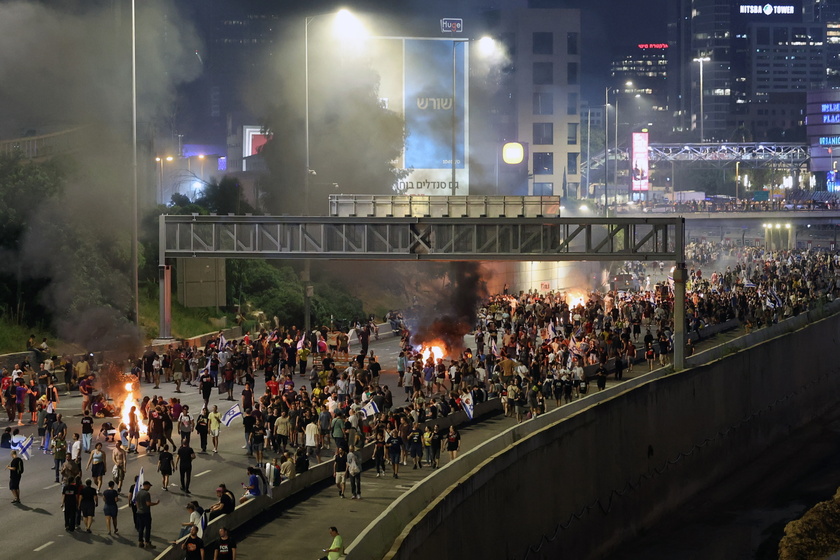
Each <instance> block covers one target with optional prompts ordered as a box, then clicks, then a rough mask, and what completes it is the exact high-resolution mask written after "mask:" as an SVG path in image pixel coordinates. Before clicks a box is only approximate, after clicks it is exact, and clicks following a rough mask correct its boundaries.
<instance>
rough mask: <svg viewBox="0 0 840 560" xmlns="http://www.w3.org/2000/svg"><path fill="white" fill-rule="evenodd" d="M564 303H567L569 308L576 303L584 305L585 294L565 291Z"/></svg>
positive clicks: (575, 305) (576, 304)
mask: <svg viewBox="0 0 840 560" xmlns="http://www.w3.org/2000/svg"><path fill="white" fill-rule="evenodd" d="M566 303H568V304H569V309H574V308H575V307H577V306H578V305H581V306H584V307H585V306H586V295H585V294H583V293H580V292H567V293H566Z"/></svg>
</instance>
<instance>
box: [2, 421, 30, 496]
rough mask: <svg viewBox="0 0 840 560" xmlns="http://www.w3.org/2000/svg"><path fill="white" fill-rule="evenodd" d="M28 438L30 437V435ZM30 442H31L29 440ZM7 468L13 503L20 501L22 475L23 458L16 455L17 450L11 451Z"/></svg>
mask: <svg viewBox="0 0 840 560" xmlns="http://www.w3.org/2000/svg"><path fill="white" fill-rule="evenodd" d="M28 439H32V438H31V437H30V438H28ZM30 443H31V442H30ZM6 468H7V469H8V470H9V490H10V491H11V492H12V496H13V497H14V500H12V503H13V504H19V503H20V479H21V476H22V475H23V459H21V458H20V457H18V452H17V451H15V450H13V451H12V460H11V462H9V464H8V466H7V467H6Z"/></svg>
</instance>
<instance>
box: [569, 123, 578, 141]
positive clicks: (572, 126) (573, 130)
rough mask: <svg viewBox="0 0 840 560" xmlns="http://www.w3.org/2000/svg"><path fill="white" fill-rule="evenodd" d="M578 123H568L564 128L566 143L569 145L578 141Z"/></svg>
mask: <svg viewBox="0 0 840 560" xmlns="http://www.w3.org/2000/svg"><path fill="white" fill-rule="evenodd" d="M578 126H579V125H578V123H569V124H568V125H567V128H566V131H567V132H566V137H567V138H566V143H567V144H569V145H570V146H574V145H577V143H578Z"/></svg>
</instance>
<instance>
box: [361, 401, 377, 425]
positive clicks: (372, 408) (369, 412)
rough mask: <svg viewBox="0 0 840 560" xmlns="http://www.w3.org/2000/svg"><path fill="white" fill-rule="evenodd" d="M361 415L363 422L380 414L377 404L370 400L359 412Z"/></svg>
mask: <svg viewBox="0 0 840 560" xmlns="http://www.w3.org/2000/svg"><path fill="white" fill-rule="evenodd" d="M359 414H360V415H361V417H362V420H364V419H366V418H370V417H371V416H374V415H375V414H379V407H378V406H376V403H375V402H373V401H372V400H370V401H368V402H367V403H366V404H365V405H364V406H363V407H362V409H361V410H360V411H359Z"/></svg>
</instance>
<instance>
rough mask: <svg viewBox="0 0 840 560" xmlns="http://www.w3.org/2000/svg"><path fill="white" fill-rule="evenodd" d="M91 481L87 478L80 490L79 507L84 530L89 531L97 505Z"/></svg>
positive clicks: (95, 493) (96, 497) (97, 499)
mask: <svg viewBox="0 0 840 560" xmlns="http://www.w3.org/2000/svg"><path fill="white" fill-rule="evenodd" d="M92 484H93V481H92V480H91V479H87V480H86V481H85V485H84V487H83V488H82V491H81V492H80V494H79V495H80V499H79V508H81V510H82V518H83V519H84V522H85V531H86V532H88V533H90V532H91V530H90V527H91V525H93V516H94V514H95V513H96V508H97V507H98V506H99V496H98V495H97V492H96V488H94V487H93V486H92Z"/></svg>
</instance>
